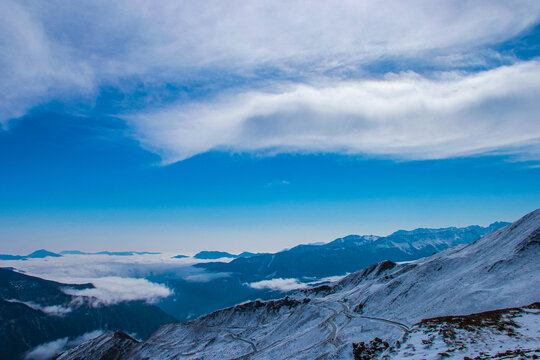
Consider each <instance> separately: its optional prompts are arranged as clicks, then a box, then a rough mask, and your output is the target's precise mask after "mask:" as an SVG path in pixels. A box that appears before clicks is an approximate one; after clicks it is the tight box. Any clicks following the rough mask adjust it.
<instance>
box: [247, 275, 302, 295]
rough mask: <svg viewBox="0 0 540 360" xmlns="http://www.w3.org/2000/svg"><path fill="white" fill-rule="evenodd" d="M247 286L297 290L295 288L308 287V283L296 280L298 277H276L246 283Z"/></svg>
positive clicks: (275, 289)
mask: <svg viewBox="0 0 540 360" xmlns="http://www.w3.org/2000/svg"><path fill="white" fill-rule="evenodd" d="M248 286H250V287H252V288H254V289H258V290H262V289H270V290H274V291H284V292H285V291H291V290H297V289H305V288H307V287H308V284H305V283H301V282H300V281H298V279H282V278H276V279H272V280H263V281H257V282H253V283H250V284H248Z"/></svg>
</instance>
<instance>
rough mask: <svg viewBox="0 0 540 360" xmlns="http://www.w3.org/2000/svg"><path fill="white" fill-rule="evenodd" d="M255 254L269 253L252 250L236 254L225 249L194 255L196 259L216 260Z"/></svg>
mask: <svg viewBox="0 0 540 360" xmlns="http://www.w3.org/2000/svg"><path fill="white" fill-rule="evenodd" d="M255 255H267V254H263V253H251V252H247V251H244V252H243V253H240V254H238V255H235V254H231V253H228V252H225V251H201V252H200V253H197V254H195V255H194V256H193V257H194V258H195V259H206V260H208V259H210V260H215V259H221V258H233V259H236V258H246V257H252V256H255Z"/></svg>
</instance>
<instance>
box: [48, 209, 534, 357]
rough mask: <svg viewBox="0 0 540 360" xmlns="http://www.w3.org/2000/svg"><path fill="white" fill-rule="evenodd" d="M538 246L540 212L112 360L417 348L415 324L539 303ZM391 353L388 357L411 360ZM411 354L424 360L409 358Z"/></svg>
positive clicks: (177, 332) (181, 331) (189, 326)
mask: <svg viewBox="0 0 540 360" xmlns="http://www.w3.org/2000/svg"><path fill="white" fill-rule="evenodd" d="M539 244H540V210H536V211H534V212H532V213H530V214H528V215H526V216H524V217H523V218H521V219H520V220H518V221H516V222H514V223H512V224H510V225H508V226H506V227H504V228H501V229H499V230H496V231H494V232H492V233H490V234H488V235H486V236H484V237H482V238H481V239H479V240H477V241H475V242H474V243H472V244H469V245H459V246H456V247H453V248H450V249H447V250H444V251H442V252H440V253H437V254H435V255H432V256H430V257H427V258H423V259H420V260H416V261H411V262H407V263H400V264H396V263H393V262H391V261H384V262H381V263H378V264H374V265H373V266H370V267H368V268H366V269H364V270H362V271H359V272H356V273H353V274H350V275H349V276H347V277H345V278H344V279H342V280H341V281H339V282H337V283H334V284H331V285H323V286H320V287H318V288H314V289H309V290H303V291H299V292H296V293H294V294H293V295H291V296H289V297H286V298H283V299H280V300H271V301H254V302H248V303H245V304H241V305H237V306H234V307H231V308H227V309H223V310H219V311H216V312H214V313H211V314H209V315H206V316H203V317H201V318H199V319H196V320H193V321H189V322H185V323H175V324H167V325H164V326H162V327H161V328H160V329H159V330H158V331H156V332H155V333H154V334H153V335H152V336H150V338H148V339H147V340H145V341H143V342H140V343H135V342H133V343H130V344H129V349H127V350H126V349H123V350H122V351H123V352H122V354H115V355H114V356H116V357H114V358H118V359H173V358H180V357H181V358H186V359H235V358H244V359H248V358H249V359H351V358H353V346H352V344H353V343H357V344H358V343H360V342H364V343H365V344H370V342H371V341H373V339H375V338H377V337H378V338H380V339H381V340H380V342H379V343H378V344H379V345H380V344H383V345H384V343H385V342H386V343H388V344H389V346H390V345H391V344H395V343H396V341H400V342H401V341H403V338H404V335H406V334H407V335H409V334H413V335H411V337H405V339H408V341H413V340H414V337H415V336H416V335H414V334H417V333H418V330H415V329H418V326H419V325H417V326H414V327H413V324H417V323H421V321H422V319H425V318H434V317H441V316H450V315H453V316H457V315H466V314H470V313H479V312H485V311H490V310H496V309H502V308H511V307H515V308H517V307H522V306H525V305H529V304H532V303H535V302H537V301H539V300H540V277H539V276H538V275H539V274H540V262H539V261H538V259H539V258H540V247H539ZM533 310H534V309H533ZM533 310H531V311H528V312H526V317H527V319H526V321H527V324H528V325H529V326H531V327H532V330H530V331H529V332H527V334H525V335H524V336H528V337H531V336H532V338H533V340H534V336H535V335H534V334H536V337H537V339H538V343H540V338H538V330H539V329H538V323H539V322H538V316H537V315H538V312H537V311H533ZM523 311H524V312H525V310H523ZM411 329H412V332H411ZM531 334H532V335H531ZM110 337H111V338H113V337H112V336H110ZM105 344H106V342H105ZM376 345H377V344H376ZM424 345H425V347H427V346H429V344H428V342H426V343H424V342H422V341H420V343H419V345H418V348H420V347H422V346H424ZM377 346H378V345H377ZM91 348H92V344H91V343H87V344H83V345H81V346H80V347H78V348H76V349H74V350H72V351H71V352H68V353H66V354H63V355H62V356H60V357H59V359H62V360H69V359H76V358H78V357H77V356H76V354H81V353H86V354H89V355H88V357H86V358H87V359H102V357H99V356H90V354H91V351H90V350H91ZM415 349H416V348H415ZM86 350H87V351H86ZM507 350H508V349H507ZM85 351H86V352H85ZM415 351H416V350H415ZM497 351H498V349H484V350H483V352H485V353H490V352H494V353H495V352H497ZM395 354H397V355H395V356H396V357H394V355H392V354H390V353H387V354H386V355H387V356H388V357H387V358H403V357H405V356H406V354H405V353H403V352H402V353H395ZM418 354H419V353H418ZM111 356H112V354H111ZM373 356H378V355H373ZM410 356H411V358H413V359H414V358H421V357H415V356H416V355H415V354H414V353H412V352H411V353H410ZM449 356H452V355H451V354H450V355H449ZM461 358H463V356H462V357H461Z"/></svg>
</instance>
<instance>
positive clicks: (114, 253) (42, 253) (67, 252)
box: [0, 249, 160, 260]
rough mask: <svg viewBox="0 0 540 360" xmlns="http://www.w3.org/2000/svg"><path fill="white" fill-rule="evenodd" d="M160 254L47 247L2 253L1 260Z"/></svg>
mask: <svg viewBox="0 0 540 360" xmlns="http://www.w3.org/2000/svg"><path fill="white" fill-rule="evenodd" d="M147 254H160V253H159V252H148V251H100V252H84V251H79V250H64V251H61V252H60V253H59V254H57V253H53V252H50V251H47V250H45V249H41V250H37V251H34V252H33V253H31V254H28V255H8V254H0V260H26V259H42V258H46V257H48V256H50V257H61V256H62V255H111V256H132V255H147Z"/></svg>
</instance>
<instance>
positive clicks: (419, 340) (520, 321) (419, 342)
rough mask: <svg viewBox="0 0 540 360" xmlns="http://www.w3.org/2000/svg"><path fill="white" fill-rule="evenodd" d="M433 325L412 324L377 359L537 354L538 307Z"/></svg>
mask: <svg viewBox="0 0 540 360" xmlns="http://www.w3.org/2000/svg"><path fill="white" fill-rule="evenodd" d="M503 324H505V325H503ZM433 325H434V326H433ZM433 325H432V326H428V325H427V324H425V323H421V324H419V325H418V326H415V327H414V328H413V329H412V330H411V331H410V332H409V333H408V334H406V335H405V336H404V340H403V342H402V343H401V344H398V347H397V348H396V346H395V345H394V347H393V348H390V349H387V350H386V351H384V352H383V353H381V354H380V355H379V356H377V357H376V359H392V360H401V359H434V360H442V359H460V360H462V359H464V358H465V357H469V358H471V359H473V358H476V357H480V359H507V358H519V359H533V358H535V357H534V356H535V355H536V356H537V357H538V356H540V310H539V309H538V308H521V309H511V310H509V311H508V312H506V313H505V314H504V315H502V316H501V318H500V319H499V320H498V321H496V323H494V324H487V325H484V324H481V325H476V324H474V323H473V324H468V325H466V326H460V325H458V324H456V323H455V322H446V321H440V322H438V321H437V322H436V323H435V324H433ZM512 355H513V356H512Z"/></svg>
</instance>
